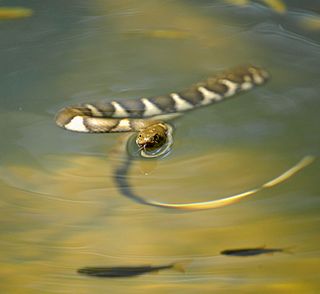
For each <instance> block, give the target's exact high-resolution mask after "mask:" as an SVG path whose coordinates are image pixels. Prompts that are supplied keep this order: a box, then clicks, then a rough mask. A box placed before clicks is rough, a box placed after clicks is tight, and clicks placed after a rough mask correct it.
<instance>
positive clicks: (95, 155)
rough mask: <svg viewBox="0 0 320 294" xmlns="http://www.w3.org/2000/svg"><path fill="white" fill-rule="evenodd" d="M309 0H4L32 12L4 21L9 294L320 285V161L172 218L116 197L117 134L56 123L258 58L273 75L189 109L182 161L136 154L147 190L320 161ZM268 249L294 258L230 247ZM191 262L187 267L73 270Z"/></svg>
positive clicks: (2, 224)
mask: <svg viewBox="0 0 320 294" xmlns="http://www.w3.org/2000/svg"><path fill="white" fill-rule="evenodd" d="M300 2H301V1H286V8H287V10H286V11H285V13H281V14H279V13H277V12H276V11H272V9H271V8H268V7H267V6H266V5H264V4H263V3H262V2H259V1H256V2H254V1H252V2H250V3H248V4H247V5H246V6H244V7H242V6H233V5H231V4H230V1H229V2H228V3H226V2H223V1H178V0H175V1H160V0H158V1H157V0H151V1H150V0H148V1H147V0H144V1H129V0H126V1H125V0H114V1H106V0H105V1H102V0H95V1H90V3H89V1H32V2H28V3H21V1H10V2H9V1H1V3H0V4H1V5H3V6H8V5H12V6H13V5H16V6H21V5H28V8H30V9H32V11H33V14H32V16H31V17H29V18H25V19H20V20H17V19H15V20H0V38H1V42H0V53H1V55H0V64H1V67H0V89H1V91H0V103H1V107H0V134H1V141H0V142H1V143H0V195H1V198H0V215H1V221H0V252H1V254H0V263H1V267H0V277H1V284H0V292H1V293H106V292H108V293H233V292H236V291H237V292H240V293H241V292H242V293H318V291H319V289H320V284H319V278H320V277H319V270H318V269H319V262H320V250H319V249H320V248H319V244H320V238H319V211H320V203H319V192H320V189H319V167H320V163H319V161H316V162H315V163H314V164H313V165H311V166H310V167H308V168H307V169H305V170H303V171H302V172H300V173H299V174H297V175H296V176H295V177H293V178H291V179H290V180H288V181H287V182H285V183H283V184H281V185H280V186H277V187H274V188H273V189H270V190H266V191H263V192H261V193H259V194H257V195H256V196H254V197H252V198H248V199H246V200H244V201H243V202H241V203H238V204H235V205H234V206H230V207H226V208H222V209H218V210H209V211H202V212H194V213H176V212H172V211H170V212H168V211H166V210H162V209H157V208H153V207H148V206H142V205H141V204H137V203H134V202H132V201H131V200H130V199H127V198H125V197H124V196H122V195H121V194H120V193H119V192H118V190H117V188H116V186H115V184H114V182H113V181H112V173H113V170H114V167H115V166H116V165H117V164H118V163H119V161H120V160H121V158H120V157H119V155H118V154H117V153H114V150H115V146H116V144H117V143H116V142H117V139H118V138H119V135H117V134H109V135H108V134H107V135H86V134H74V133H71V132H67V131H64V130H62V129H59V128H58V127H56V126H55V124H54V115H55V113H56V111H57V110H58V109H59V108H61V107H63V106H66V105H72V104H76V103H80V102H85V101H86V102H88V101H96V100H99V99H102V98H106V97H107V98H108V99H110V100H111V99H115V98H120V97H121V98H122V97H123V98H135V97H145V96H152V95H158V94H165V93H167V92H170V91H176V90H178V89H181V88H184V87H185V86H188V85H189V84H191V83H193V82H195V81H198V80H200V79H202V78H204V77H206V76H208V75H210V74H212V73H214V72H218V71H220V70H224V69H227V68H230V67H233V66H235V65H237V64H243V63H252V64H257V65H260V66H264V67H265V68H267V69H268V70H269V71H270V72H271V74H272V80H271V81H270V82H269V83H268V84H267V85H266V86H264V87H261V88H259V89H256V90H254V91H252V92H248V93H247V94H245V95H241V96H240V97H237V98H235V99H232V100H231V101H228V102H226V103H222V104H219V105H216V106H212V107H207V108H204V109H200V110H197V111H194V112H190V113H188V114H187V115H185V116H183V117H181V118H179V119H178V120H177V121H176V122H175V128H176V132H175V145H174V149H173V151H172V153H171V154H170V156H168V157H166V158H165V159H163V160H161V161H157V162H156V163H151V164H146V162H141V163H140V162H135V163H134V166H133V168H132V170H131V173H130V182H131V183H132V186H133V187H134V189H135V191H136V192H137V193H139V194H140V195H142V196H144V197H147V198H150V199H156V200H159V201H167V202H188V201H204V200H211V199H215V198H218V197H219V196H226V195H230V194H234V193H237V192H242V191H244V190H246V189H248V188H252V187H255V186H256V185H259V184H261V183H262V182H264V181H266V180H269V179H271V178H272V177H274V176H276V175H278V174H280V173H281V172H283V171H284V170H285V169H287V168H289V167H290V166H292V165H293V164H294V163H296V162H297V161H298V160H299V159H300V158H301V157H303V156H304V155H307V154H312V155H315V156H319V146H320V138H319V125H320V119H319V107H320V102H319V101H320V100H319V97H320V96H319V92H320V86H319V76H320V75H319V74H320V70H319V68H320V50H319V48H320V37H319V36H320V35H319V30H317V29H316V28H315V27H312V29H310V28H309V27H308V26H305V25H304V24H305V19H308V18H309V17H310V18H312V20H314V19H317V17H319V15H318V14H319V13H320V5H319V4H317V3H316V1H303V4H302V3H300ZM145 173H147V175H145ZM262 245H266V246H268V247H279V248H287V247H292V249H291V251H293V254H284V253H278V254H274V255H271V256H270V255H262V256H257V257H248V258H236V257H226V256H221V255H219V252H220V251H222V250H225V249H230V248H242V247H256V246H262ZM186 259H188V260H192V262H191V263H190V265H189V266H188V267H187V271H186V273H185V274H182V273H178V272H174V271H163V272H160V273H159V274H157V275H144V276H140V277H134V278H126V279H95V278H89V277H85V276H80V275H78V274H77V272H76V271H77V269H78V268H80V267H83V266H96V265H101V266H113V265H141V264H151V265H159V264H166V263H171V262H174V261H179V260H186Z"/></svg>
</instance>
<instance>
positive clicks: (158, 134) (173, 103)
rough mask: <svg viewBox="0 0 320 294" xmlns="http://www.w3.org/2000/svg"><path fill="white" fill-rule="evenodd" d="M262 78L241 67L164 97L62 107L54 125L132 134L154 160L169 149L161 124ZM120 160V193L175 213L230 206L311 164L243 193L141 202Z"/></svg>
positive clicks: (306, 160) (259, 70)
mask: <svg viewBox="0 0 320 294" xmlns="http://www.w3.org/2000/svg"><path fill="white" fill-rule="evenodd" d="M268 78H269V74H268V72H267V71H265V70H264V69H262V68H258V67H256V66H251V65H250V66H241V67H237V68H234V69H232V70H229V71H227V72H224V73H221V74H217V75H215V76H213V77H210V78H208V79H207V80H205V81H202V82H199V83H196V84H194V85H193V86H191V87H189V88H187V89H185V90H182V91H180V92H173V93H170V94H168V95H164V96H155V97H151V98H140V99H136V100H120V101H111V102H110V101H100V102H96V103H86V104H81V105H78V106H73V107H66V108H63V109H62V110H60V111H59V112H58V114H57V116H56V123H57V125H58V126H60V127H62V128H65V129H67V130H70V131H76V132H85V133H113V132H138V134H137V137H136V143H137V145H138V146H139V149H140V150H141V155H142V156H144V157H157V156H159V155H161V154H163V152H165V151H161V152H158V150H160V149H161V147H162V146H164V145H166V144H167V145H168V146H170V145H171V144H172V142H173V137H172V127H171V126H170V125H169V124H168V123H167V122H166V120H169V119H171V118H174V117H176V116H178V115H180V114H182V113H183V112H186V111H190V110H193V109H195V108H198V107H202V106H208V105H210V104H214V103H217V102H220V101H223V100H225V99H226V98H229V97H232V96H234V95H236V94H238V93H240V92H244V91H248V90H250V89H252V88H253V87H255V86H257V85H262V84H264V83H265V82H266V81H267V80H268ZM167 148H168V147H167ZM165 150H166V149H165ZM124 156H125V160H124V161H123V164H122V165H121V166H120V167H119V168H118V169H117V170H116V171H115V174H114V179H115V181H116V183H117V185H118V187H119V189H120V191H121V192H122V194H123V195H125V196H126V197H129V198H130V199H132V200H134V201H136V202H139V203H141V204H145V205H151V206H156V207H164V208H171V209H180V210H203V209H211V208H218V207H223V206H226V205H230V204H232V203H234V202H237V201H239V200H241V199H243V198H245V197H247V196H250V195H253V194H255V193H257V192H258V191H260V190H262V189H265V188H269V187H272V186H274V185H276V184H278V183H280V182H283V181H284V180H286V179H287V178H289V177H291V176H292V175H293V174H294V173H296V172H297V171H299V170H301V169H302V168H304V167H305V166H306V165H308V164H309V163H311V162H312V160H313V159H312V158H308V157H307V158H304V159H303V160H302V161H300V162H299V163H298V164H296V165H295V166H293V167H292V168H291V169H289V170H287V171H286V172H285V173H283V174H281V175H280V176H278V177H276V178H274V179H273V180H271V181H269V182H267V183H264V184H263V185H261V186H259V187H257V188H255V189H251V190H248V191H246V192H243V193H239V194H236V195H233V196H229V197H226V198H222V199H218V200H212V201H205V202H195V203H181V204H170V203H163V202H158V201H153V200H146V199H144V198H142V197H140V196H138V195H136V194H135V193H134V192H133V191H132V188H131V186H130V184H129V183H128V179H127V174H128V172H129V169H130V166H131V163H132V160H131V159H130V157H129V156H128V154H126V152H124Z"/></svg>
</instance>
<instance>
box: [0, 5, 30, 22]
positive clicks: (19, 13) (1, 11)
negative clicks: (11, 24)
mask: <svg viewBox="0 0 320 294" xmlns="http://www.w3.org/2000/svg"><path fill="white" fill-rule="evenodd" d="M32 14H33V11H32V9H30V8H24V7H0V20H2V19H3V20H6V19H8V20H9V19H19V18H25V17H29V16H31V15H32Z"/></svg>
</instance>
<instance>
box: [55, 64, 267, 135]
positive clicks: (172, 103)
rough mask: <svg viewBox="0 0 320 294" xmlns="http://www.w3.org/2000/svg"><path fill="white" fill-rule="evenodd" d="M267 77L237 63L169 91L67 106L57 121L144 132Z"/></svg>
mask: <svg viewBox="0 0 320 294" xmlns="http://www.w3.org/2000/svg"><path fill="white" fill-rule="evenodd" d="M268 77H269V74H268V73H267V72H266V71H265V70H264V69H261V68H258V67H255V66H242V67H237V68H235V69H233V70H230V71H227V72H225V73H222V74H218V75H215V76H213V77H210V78H208V79H207V80H205V81H202V82H199V83H197V84H194V85H193V86H191V87H189V88H187V89H185V90H182V91H180V92H173V93H170V94H168V95H163V96H155V97H151V98H140V99H136V100H119V101H111V102H110V101H100V102H97V103H86V104H81V105H79V106H74V107H66V108H63V109H62V110H61V111H60V112H58V114H57V116H56V123H57V124H58V125H59V126H60V127H63V128H65V129H67V130H71V131H76V132H86V133H113V132H133V131H134V132H137V131H138V132H141V130H144V129H146V128H148V127H150V126H151V125H155V124H158V123H161V122H162V121H163V120H167V119H168V118H171V117H174V115H175V114H181V113H183V112H186V111H190V110H192V109H195V108H198V107H202V106H207V105H210V104H213V103H217V102H220V101H222V100H224V99H225V98H228V97H232V96H234V95H235V94H238V93H240V92H243V91H247V90H250V89H251V88H253V87H254V86H256V85H261V84H264V83H265V82H266V81H267V80H268ZM164 116H166V117H164ZM140 134H141V133H140ZM143 134H144V133H142V135H143Z"/></svg>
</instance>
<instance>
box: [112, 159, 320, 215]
mask: <svg viewBox="0 0 320 294" xmlns="http://www.w3.org/2000/svg"><path fill="white" fill-rule="evenodd" d="M315 159H316V157H315V156H312V155H308V156H305V157H303V158H302V159H301V160H300V161H299V162H297V163H296V164H295V165H294V166H292V167H291V168H289V169H288V170H286V171H285V172H283V173H282V174H280V175H279V176H277V177H275V178H273V179H271V180H270V181H268V182H266V183H264V184H262V185H260V186H259V187H257V188H254V189H251V190H248V191H246V192H242V193H239V194H235V195H232V196H228V197H225V198H221V199H217V200H212V201H203V202H191V203H165V202H158V201H155V200H148V199H145V198H142V197H140V196H138V195H136V194H134V193H133V192H132V191H131V188H130V185H129V183H128V181H127V173H128V170H129V168H130V165H131V161H130V158H128V159H127V162H126V164H125V165H123V166H121V167H120V168H119V169H118V170H117V171H116V174H115V180H116V182H117V184H118V187H119V189H120V191H121V192H122V193H123V194H124V195H125V196H127V197H128V198H130V199H133V200H134V201H136V202H138V203H141V204H145V205H150V206H155V207H162V208H168V209H176V210H186V211H199V210H206V209H214V208H220V207H225V206H228V205H231V204H234V203H236V202H239V201H241V200H242V199H244V198H246V197H248V196H252V195H254V194H256V193H258V192H260V191H262V190H264V189H267V188H271V187H274V186H276V185H278V184H281V183H283V182H284V181H286V180H288V179H289V178H291V177H292V176H294V175H295V174H296V173H298V172H299V171H301V170H302V169H304V168H305V167H307V166H308V165H310V164H311V163H312V162H314V161H315Z"/></svg>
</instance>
